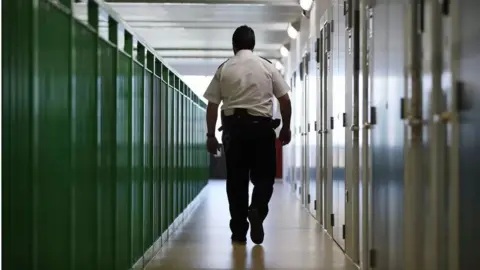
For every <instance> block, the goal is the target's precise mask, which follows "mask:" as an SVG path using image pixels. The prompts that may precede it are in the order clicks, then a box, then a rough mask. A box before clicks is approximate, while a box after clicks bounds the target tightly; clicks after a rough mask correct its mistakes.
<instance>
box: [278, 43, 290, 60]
mask: <svg viewBox="0 0 480 270" xmlns="http://www.w3.org/2000/svg"><path fill="white" fill-rule="evenodd" d="M289 53H290V52H289V51H288V49H287V48H286V47H285V46H282V47H281V48H280V54H281V55H282V56H283V57H287V56H288V55H289Z"/></svg>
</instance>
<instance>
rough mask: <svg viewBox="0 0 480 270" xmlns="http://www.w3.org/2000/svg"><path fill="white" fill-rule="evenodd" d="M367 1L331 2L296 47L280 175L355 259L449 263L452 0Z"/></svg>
mask: <svg viewBox="0 0 480 270" xmlns="http://www.w3.org/2000/svg"><path fill="white" fill-rule="evenodd" d="M374 2H376V1H367V0H365V1H363V0H348V1H343V0H342V1H340V0H335V1H332V3H333V4H332V6H331V7H330V8H328V9H327V11H326V12H325V14H323V15H322V16H321V19H320V20H319V21H320V23H319V24H318V25H317V29H315V34H314V35H312V36H313V37H312V38H311V40H310V41H309V44H307V46H306V48H303V58H302V61H301V63H300V65H299V66H298V68H296V69H295V72H293V74H292V75H291V80H290V84H291V88H292V94H291V96H292V100H293V108H294V115H293V121H292V134H293V143H292V144H291V145H290V146H289V147H288V148H287V149H286V151H285V158H284V162H285V164H284V170H285V172H284V175H285V176H286V180H287V181H288V182H290V183H291V185H292V188H293V190H295V193H296V194H297V196H298V197H299V199H300V200H301V201H302V203H303V204H304V205H305V207H306V208H307V209H308V210H309V211H310V213H311V214H312V215H313V216H314V217H315V218H316V219H317V220H318V221H319V222H320V223H321V224H322V225H323V226H324V228H325V230H326V231H327V232H328V233H329V234H330V235H331V236H332V237H333V239H334V240H335V242H336V243H337V244H338V245H339V246H340V247H341V248H342V249H343V250H344V251H345V252H346V254H347V255H348V256H349V257H351V258H352V259H353V260H354V261H355V262H357V263H359V264H361V265H362V269H371V268H376V269H402V268H404V269H409V270H410V269H455V268H448V267H453V265H455V261H458V258H457V257H456V256H455V255H454V254H455V251H454V249H455V248H454V247H453V246H452V245H453V241H454V240H452V239H453V236H452V237H450V238H449V237H447V236H445V231H446V230H447V227H448V230H450V231H449V233H447V234H451V235H454V234H455V230H456V229H457V227H458V224H456V223H455V222H454V221H449V219H448V218H449V217H452V216H454V215H455V213H454V212H455V211H457V210H458V209H456V208H455V200H456V199H458V198H457V194H455V193H452V192H450V193H449V192H448V191H447V187H450V188H451V187H455V185H458V172H457V167H458V153H457V152H458V151H456V150H455V149H457V147H458V139H457V137H458V135H456V134H457V133H458V116H457V108H456V99H457V98H456V96H455V90H456V85H455V84H454V83H453V82H454V81H455V76H456V72H458V71H456V70H455V67H454V66H453V65H452V57H455V55H454V54H455V51H454V50H453V48H452V42H453V41H452V40H453V38H452V35H455V31H454V29H456V28H455V27H456V26H457V23H456V21H455V15H452V13H451V12H450V9H451V6H452V5H454V4H455V2H456V1H438V0H419V1H413V0H412V1H409V0H398V1H381V2H377V3H374ZM440 44H441V45H440ZM427 194H428V196H427ZM447 206H448V207H447ZM447 243H452V245H448V244H447Z"/></svg>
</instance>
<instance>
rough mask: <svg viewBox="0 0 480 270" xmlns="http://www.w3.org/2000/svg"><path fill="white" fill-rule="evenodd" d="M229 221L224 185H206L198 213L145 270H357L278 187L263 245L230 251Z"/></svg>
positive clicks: (176, 233)
mask: <svg viewBox="0 0 480 270" xmlns="http://www.w3.org/2000/svg"><path fill="white" fill-rule="evenodd" d="M229 218H230V217H229V212H228V203H227V197H226V194H225V182H224V181H210V183H209V184H208V186H207V187H206V189H205V190H204V191H203V195H202V198H201V201H200V204H199V205H198V207H197V208H196V210H195V211H194V212H192V214H191V215H190V217H189V218H188V219H187V220H186V221H185V223H184V224H183V226H182V227H181V228H180V229H179V230H177V231H176V232H175V234H174V235H173V236H172V238H171V239H170V240H169V241H168V242H167V244H166V245H165V247H164V248H163V249H162V250H161V251H160V252H159V253H158V254H157V255H156V256H155V257H154V258H153V260H152V261H151V262H150V263H149V264H148V265H147V269H161V270H189V269H198V270H200V269H204V270H206V269H259V270H260V269H272V270H274V269H275V270H303V269H318V270H327V269H328V270H355V269H357V267H355V266H354V265H353V264H352V263H351V262H350V261H349V260H348V259H347V258H346V257H345V256H344V254H343V252H342V251H341V250H340V248H339V247H338V246H337V245H336V244H335V243H334V242H333V241H332V240H331V239H330V238H329V237H328V236H327V235H326V234H325V233H324V232H323V230H322V229H321V227H320V226H319V225H318V224H317V222H316V221H315V220H314V218H313V217H312V216H310V215H309V214H308V213H307V212H306V211H305V210H304V209H302V207H301V205H300V203H299V201H298V200H297V199H296V198H294V195H292V194H291V193H290V192H289V191H288V188H287V187H286V186H284V185H282V184H281V183H279V184H276V186H275V192H274V196H273V198H272V201H271V203H270V214H269V216H268V218H267V220H266V221H265V224H264V226H265V241H264V243H263V245H261V246H255V245H254V244H253V243H252V242H251V241H250V239H249V242H248V243H247V245H246V246H233V245H232V243H231V242H230V230H229V227H228V222H229Z"/></svg>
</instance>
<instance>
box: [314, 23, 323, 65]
mask: <svg viewBox="0 0 480 270" xmlns="http://www.w3.org/2000/svg"><path fill="white" fill-rule="evenodd" d="M322 31H323V30H320V37H322ZM320 42H322V40H321V39H320V38H317V41H315V59H316V61H317V63H320V53H321V52H320Z"/></svg>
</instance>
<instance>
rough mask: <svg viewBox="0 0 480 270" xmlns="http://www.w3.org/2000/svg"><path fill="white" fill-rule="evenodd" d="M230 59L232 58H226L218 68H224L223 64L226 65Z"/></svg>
mask: <svg viewBox="0 0 480 270" xmlns="http://www.w3.org/2000/svg"><path fill="white" fill-rule="evenodd" d="M228 60H230V58H228V59H227V60H225V62H223V63H221V64H220V66H218V68H217V70H219V69H220V68H222V66H223V65H225V63H227V62H228Z"/></svg>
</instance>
